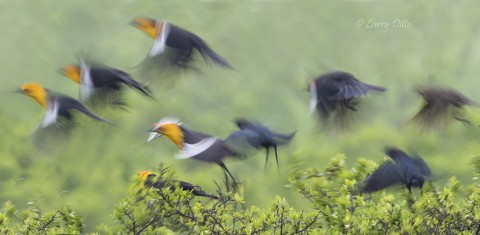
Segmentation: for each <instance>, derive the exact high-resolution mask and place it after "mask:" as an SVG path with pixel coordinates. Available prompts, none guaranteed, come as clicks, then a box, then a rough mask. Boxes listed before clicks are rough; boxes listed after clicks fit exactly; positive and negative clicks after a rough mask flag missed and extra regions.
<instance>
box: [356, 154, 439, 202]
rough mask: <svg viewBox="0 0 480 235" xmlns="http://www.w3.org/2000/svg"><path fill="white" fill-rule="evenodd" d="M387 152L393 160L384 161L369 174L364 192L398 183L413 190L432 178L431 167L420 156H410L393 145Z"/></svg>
mask: <svg viewBox="0 0 480 235" xmlns="http://www.w3.org/2000/svg"><path fill="white" fill-rule="evenodd" d="M385 153H386V154H387V155H388V156H389V157H390V158H391V159H393V162H392V161H388V162H385V163H383V164H382V165H381V166H379V167H378V169H376V170H375V171H374V172H373V173H372V174H371V175H370V176H368V177H367V178H366V179H365V181H364V186H363V190H362V191H363V192H365V193H371V192H375V191H378V190H381V189H384V188H387V187H389V186H391V185H394V184H397V183H402V184H404V185H405V186H407V188H408V191H411V188H412V187H419V188H420V189H421V188H422V187H423V184H424V183H425V180H430V177H431V176H432V173H431V171H430V168H428V166H427V163H425V161H424V160H423V159H422V158H421V157H420V156H418V155H416V156H414V157H410V156H408V155H407V154H406V153H405V152H403V151H402V150H400V149H397V148H391V147H389V148H387V149H386V151H385Z"/></svg>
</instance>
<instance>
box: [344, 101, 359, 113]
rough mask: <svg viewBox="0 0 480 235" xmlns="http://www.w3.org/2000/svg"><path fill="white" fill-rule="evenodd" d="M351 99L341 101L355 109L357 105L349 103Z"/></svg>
mask: <svg viewBox="0 0 480 235" xmlns="http://www.w3.org/2000/svg"><path fill="white" fill-rule="evenodd" d="M351 100H352V99H348V100H343V103H344V104H345V106H346V107H347V108H349V109H351V110H353V111H357V107H355V104H350V101H351Z"/></svg>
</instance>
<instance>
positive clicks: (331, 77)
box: [308, 71, 386, 124]
mask: <svg viewBox="0 0 480 235" xmlns="http://www.w3.org/2000/svg"><path fill="white" fill-rule="evenodd" d="M308 89H309V91H310V97H311V98H310V113H312V112H313V110H315V109H316V110H317V111H318V113H319V114H320V117H321V118H322V120H323V121H325V122H326V121H328V120H329V119H330V117H331V116H332V113H334V112H335V113H336V114H337V115H336V117H337V118H338V119H339V120H345V117H346V115H347V114H348V112H349V111H357V107H356V105H357V104H358V98H359V97H361V96H364V95H366V94H367V93H368V92H370V91H371V90H375V91H381V92H383V91H386V88H384V87H380V86H373V85H369V84H366V83H363V82H361V81H359V80H358V79H356V78H355V77H354V76H353V75H352V74H350V73H347V72H341V71H337V72H331V73H327V74H323V75H320V76H319V77H318V78H316V79H315V80H312V81H311V82H310V84H309V87H308ZM343 124H345V123H343Z"/></svg>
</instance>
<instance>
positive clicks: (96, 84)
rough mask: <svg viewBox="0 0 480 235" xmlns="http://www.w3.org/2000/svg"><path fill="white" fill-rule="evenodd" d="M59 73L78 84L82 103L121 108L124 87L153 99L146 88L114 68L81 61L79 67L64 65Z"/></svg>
mask: <svg viewBox="0 0 480 235" xmlns="http://www.w3.org/2000/svg"><path fill="white" fill-rule="evenodd" d="M60 72H61V73H62V74H63V75H65V76H66V77H68V78H70V79H71V80H72V81H74V82H76V83H78V84H80V99H81V100H82V101H83V102H89V103H93V104H112V105H118V106H123V105H124V101H123V100H122V98H121V92H122V88H123V87H124V86H128V87H130V88H132V89H136V90H138V91H139V92H141V93H142V94H144V95H145V96H148V97H150V98H152V99H153V96H152V93H151V92H150V90H149V89H148V87H146V86H144V85H142V84H140V83H139V82H137V81H135V80H134V79H133V78H131V77H130V75H128V74H127V73H125V72H123V71H121V70H118V69H115V68H110V67H107V66H101V65H98V64H89V63H86V62H85V61H84V60H83V59H81V60H80V64H79V65H75V64H69V65H65V66H63V67H62V68H61V69H60Z"/></svg>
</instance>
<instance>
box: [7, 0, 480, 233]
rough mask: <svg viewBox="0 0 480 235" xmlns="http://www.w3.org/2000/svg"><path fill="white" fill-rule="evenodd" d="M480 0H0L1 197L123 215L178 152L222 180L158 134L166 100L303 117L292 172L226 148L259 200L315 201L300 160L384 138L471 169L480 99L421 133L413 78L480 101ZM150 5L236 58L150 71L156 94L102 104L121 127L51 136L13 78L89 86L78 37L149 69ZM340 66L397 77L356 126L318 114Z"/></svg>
mask: <svg viewBox="0 0 480 235" xmlns="http://www.w3.org/2000/svg"><path fill="white" fill-rule="evenodd" d="M479 11H480V5H479V4H476V2H474V1H457V2H455V3H452V2H451V1H422V2H413V1H409V2H400V1H392V2H382V1H274V0H272V1H251V0H246V1H215V0H212V1H191V0H170V1H132V0H115V1H114V0H103V1H14V0H10V1H8V0H1V1H0V15H1V16H0V17H1V20H0V28H1V29H2V39H1V43H0V51H1V52H2V53H1V55H0V62H1V64H2V66H1V69H0V79H1V84H2V87H1V88H0V89H1V90H0V114H1V115H0V130H1V133H2V137H1V141H0V146H1V147H0V162H1V164H0V203H3V202H5V201H7V200H12V201H13V203H15V204H16V205H17V206H19V207H28V206H32V205H33V206H41V207H44V208H55V207H59V206H60V205H62V204H65V203H68V204H70V205H71V206H72V207H73V208H74V209H76V210H78V211H79V212H80V214H81V215H82V216H83V217H84V220H85V222H86V226H87V231H93V230H95V228H96V226H97V225H99V224H100V223H112V221H113V217H112V211H113V208H114V204H115V202H117V201H118V200H119V199H120V198H122V197H124V196H125V195H126V193H127V189H128V184H129V182H131V177H132V176H134V175H135V173H136V172H138V171H140V170H149V169H155V168H156V167H157V166H158V164H159V163H164V164H165V165H166V166H172V167H173V168H174V169H175V170H176V172H177V177H178V178H179V179H181V180H185V181H190V182H192V183H194V184H199V185H202V186H203V188H204V189H205V190H207V191H214V190H215V189H216V186H215V183H214V180H215V181H217V182H218V183H221V182H222V180H223V173H222V171H221V170H220V168H219V167H217V166H215V165H209V164H205V163H201V162H197V161H194V160H177V159H175V158H174V156H175V154H176V153H177V152H178V150H177V149H176V147H175V146H174V145H173V144H172V143H171V142H170V141H169V140H168V139H167V138H160V139H158V140H156V141H154V142H151V143H148V144H147V143H145V140H146V138H147V135H148V134H147V132H146V131H147V130H148V129H149V128H150V127H151V125H152V123H153V122H155V121H158V119H160V118H161V117H164V116H175V117H178V118H180V119H181V120H182V121H183V122H184V124H185V126H186V127H189V128H190V129H193V130H198V131H201V132H204V133H209V134H212V135H215V136H219V137H222V138H224V137H226V136H227V135H228V134H229V133H231V132H233V131H235V130H236V127H235V125H234V124H233V122H232V121H233V119H234V118H235V117H239V116H241V117H247V118H252V119H255V120H258V121H261V122H263V123H265V124H267V125H268V126H270V127H271V128H273V129H275V130H278V131H283V132H288V131H293V130H297V131H298V132H297V135H296V137H295V139H294V140H293V142H292V143H291V144H290V145H289V146H286V147H282V148H280V150H279V155H280V156H279V158H280V164H281V166H280V171H279V172H277V170H276V169H275V165H274V161H272V160H273V158H272V157H273V155H271V158H270V164H269V166H268V168H267V170H266V171H264V169H263V164H264V159H265V157H264V152H263V151H260V152H258V154H256V155H255V156H252V157H251V158H249V159H248V160H245V161H237V160H228V159H227V160H226V164H227V166H228V167H229V168H230V170H231V171H233V172H234V174H235V175H236V176H237V177H238V178H239V179H240V180H241V181H242V182H243V185H244V186H245V195H246V201H247V203H248V204H249V205H258V206H264V205H265V204H266V203H268V202H269V201H271V200H272V199H273V198H274V196H275V195H280V196H282V197H286V198H287V199H288V201H289V202H290V203H291V204H292V205H293V206H295V207H297V208H301V209H308V208H305V207H306V205H307V203H306V202H305V201H303V199H301V198H300V197H299V196H298V195H297V194H296V193H295V192H293V191H292V190H289V189H288V188H287V187H285V185H287V184H288V175H289V170H290V166H291V165H292V164H293V163H295V162H300V166H301V167H319V168H322V166H323V164H324V163H326V162H327V161H328V159H330V158H331V157H332V156H335V155H336V154H339V153H344V154H346V156H347V159H348V164H349V165H350V166H351V165H353V164H352V162H354V161H355V160H356V159H357V158H360V157H361V158H367V159H371V160H374V161H378V162H380V161H382V160H383V159H385V155H384V154H383V152H382V149H383V147H384V146H385V145H393V146H397V147H400V148H405V149H406V150H415V151H417V152H418V153H419V154H420V155H421V156H423V157H424V159H425V160H426V161H427V162H428V163H429V164H430V166H431V168H432V169H433V171H434V173H437V176H439V177H438V178H439V180H438V181H439V183H440V184H441V183H442V182H443V181H445V179H447V178H448V177H449V176H452V175H455V176H457V177H458V178H459V179H460V180H461V181H462V182H463V183H470V182H472V177H473V176H474V172H473V168H472V167H471V166H470V161H471V159H472V157H474V156H476V155H479V154H480V144H479V139H478V136H479V131H480V129H479V128H478V127H477V126H478V124H480V110H478V109H474V108H468V109H467V114H466V115H467V117H468V118H469V119H470V120H471V121H472V123H473V124H474V125H473V126H470V127H469V126H465V125H463V124H461V123H452V125H450V126H448V127H447V128H446V129H444V130H439V131H435V132H429V133H422V132H420V131H419V130H418V128H417V127H416V126H414V125H408V124H407V122H408V120H409V119H410V117H412V116H413V114H414V113H415V112H416V111H417V109H418V108H419V107H420V105H421V100H420V98H419V97H418V96H417V95H416V94H415V93H414V90H413V88H414V86H415V85H418V84H423V83H425V82H427V81H431V82H435V83H438V84H443V85H447V86H450V87H452V88H455V89H457V90H459V91H461V92H463V93H464V94H465V95H467V96H469V97H470V98H472V99H473V100H476V101H480V94H479V93H478V87H479V85H480V82H479V80H478V77H477V74H478V71H477V70H478V64H480V43H479V42H480V31H479V30H480V28H479V27H478V24H477V22H478V20H479V16H478V12H479ZM140 16H148V17H152V18H156V19H165V20H168V21H170V22H172V23H174V24H176V25H178V26H181V27H184V28H186V29H188V30H190V31H192V32H195V33H196V34H198V35H200V36H201V37H202V38H204V39H205V40H206V41H207V42H208V44H209V45H210V46H211V47H212V48H213V49H214V50H215V51H217V52H218V53H219V54H220V55H222V56H223V57H224V58H225V59H227V60H228V61H229V62H230V63H231V64H233V65H234V66H235V68H236V70H235V71H231V70H223V69H220V68H209V67H207V66H206V65H205V64H203V62H202V61H200V62H202V63H198V65H199V66H198V67H199V68H200V70H201V71H200V72H198V73H190V74H186V75H185V74H184V75H182V76H181V78H180V77H179V80H181V81H180V82H179V83H178V84H177V86H176V87H175V88H173V89H162V88H161V87H160V86H159V85H156V86H152V89H153V90H154V93H155V97H156V99H157V102H153V101H150V100H148V99H146V98H144V97H143V96H142V95H140V94H138V93H136V92H134V91H129V92H128V95H127V100H128V103H129V106H130V108H129V110H128V111H121V110H114V111H109V112H100V114H102V115H103V116H105V117H107V118H109V119H111V120H112V121H114V122H115V123H117V124H118V125H119V126H120V128H115V127H111V126H108V125H105V124H99V123H94V122H93V121H91V120H86V119H84V120H83V121H84V124H83V127H84V128H81V129H77V130H76V131H75V133H74V135H73V136H72V138H71V139H70V140H69V141H68V142H66V143H63V145H64V146H62V147H61V148H59V149H57V151H54V152H41V151H38V150H37V149H36V148H35V147H34V146H33V144H32V142H31V137H30V136H31V133H32V132H33V131H34V130H35V128H37V127H38V125H39V124H40V122H41V120H42V118H43V115H44V110H43V109H42V108H41V107H40V106H39V105H38V104H36V103H35V102H34V101H33V100H32V99H30V98H28V97H24V96H21V95H18V94H14V93H13V92H12V91H13V90H15V89H16V88H18V87H19V86H20V85H21V84H23V83H26V82H32V81H35V82H38V83H40V84H42V85H44V86H46V87H47V88H50V89H52V90H55V91H59V92H62V93H65V94H69V95H71V96H74V97H78V86H77V85H76V84H75V83H73V82H72V81H70V80H68V79H67V78H65V77H63V76H62V75H61V74H59V73H58V72H57V70H58V68H59V67H60V66H62V65H64V64H68V63H76V59H77V58H76V55H78V53H79V52H88V53H90V54H91V55H93V56H94V57H95V58H96V59H97V60H99V61H101V62H102V63H105V64H107V65H109V66H112V67H116V68H119V69H122V70H125V71H127V72H131V73H132V74H133V76H134V78H136V79H137V80H140V81H142V78H141V77H137V76H135V75H136V72H135V69H134V66H135V65H137V64H138V63H139V62H140V61H142V59H143V58H144V57H145V55H146V54H147V52H148V50H149V49H150V46H151V43H152V39H151V38H149V37H148V36H147V35H146V34H144V33H143V32H141V31H139V30H138V29H136V28H134V27H132V26H130V25H128V23H129V22H130V21H131V20H132V19H134V18H136V17H140ZM362 22H363V24H362ZM374 22H375V23H389V24H390V25H389V28H385V27H380V26H377V27H375V26H374V24H373V23H374ZM396 22H402V23H403V24H401V25H395V23H396ZM197 59H198V60H201V58H199V57H197ZM332 70H345V71H348V72H351V73H353V74H354V75H355V76H356V77H357V78H359V79H360V80H363V81H365V82H367V83H371V84H376V85H381V86H385V87H387V88H388V89H389V90H388V92H386V93H385V94H371V95H369V96H368V97H365V98H364V99H363V100H362V102H363V105H362V107H361V108H362V109H363V110H362V111H360V112H359V114H358V116H359V120H358V122H359V123H358V125H356V127H355V129H354V130H353V131H349V132H343V133H334V132H328V131H327V132H326V131H322V128H321V125H320V124H319V122H318V117H316V116H315V115H313V116H311V115H309V114H308V104H309V95H308V93H307V92H306V91H305V90H303V89H304V88H305V86H306V83H307V81H308V80H310V79H313V78H315V77H316V76H317V75H319V74H321V73H325V72H328V71H332ZM199 200H201V199H199Z"/></svg>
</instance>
